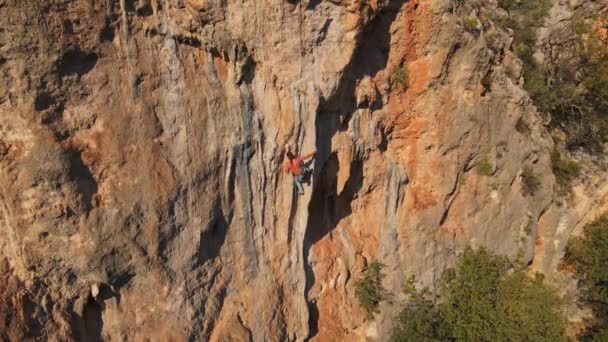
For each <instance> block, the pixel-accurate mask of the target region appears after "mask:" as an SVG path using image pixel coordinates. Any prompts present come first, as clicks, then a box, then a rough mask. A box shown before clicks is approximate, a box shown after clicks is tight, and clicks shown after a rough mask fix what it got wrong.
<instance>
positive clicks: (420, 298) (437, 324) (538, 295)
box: [390, 248, 566, 342]
mask: <svg viewBox="0 0 608 342" xmlns="http://www.w3.org/2000/svg"><path fill="white" fill-rule="evenodd" d="M442 283H443V284H442V286H441V287H440V291H439V302H440V304H436V302H437V301H436V300H434V299H433V298H431V296H430V295H429V293H428V292H427V291H422V292H413V294H412V295H411V296H410V299H409V301H408V302H407V304H406V305H405V306H404V308H403V310H402V311H401V312H400V313H399V315H398V316H397V317H396V320H395V321H394V322H393V328H392V330H391V339H390V340H391V341H395V342H397V341H566V338H565V337H564V336H563V335H564V329H565V324H566V322H565V319H564V317H563V316H562V314H561V312H560V306H561V300H560V298H559V297H558V296H557V294H556V293H555V291H554V290H553V289H552V288H550V287H548V286H546V285H544V284H543V276H542V275H540V274H537V275H536V276H534V277H532V278H531V277H529V276H528V275H527V274H526V271H525V268H524V267H523V266H522V265H521V263H519V262H511V261H510V260H509V259H507V258H506V257H503V256H499V255H495V254H493V253H491V252H489V251H488V250H486V249H483V248H482V249H479V250H477V251H473V250H471V249H468V250H466V251H465V253H464V254H463V255H462V256H461V257H460V259H459V260H458V263H457V265H456V268H455V269H448V270H447V271H446V272H445V274H444V276H443V278H442Z"/></svg>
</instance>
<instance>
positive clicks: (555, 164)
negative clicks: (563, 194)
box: [551, 151, 581, 187]
mask: <svg viewBox="0 0 608 342" xmlns="http://www.w3.org/2000/svg"><path fill="white" fill-rule="evenodd" d="M551 164H552V168H553V174H554V175H555V180H556V182H557V185H558V186H560V187H570V186H571V183H572V181H573V180H574V179H575V178H576V177H578V175H579V174H580V171H581V167H580V166H579V165H578V164H577V163H576V162H574V161H572V160H570V159H565V158H562V157H561V156H560V154H559V153H558V152H557V151H556V152H554V153H553V154H552V155H551Z"/></svg>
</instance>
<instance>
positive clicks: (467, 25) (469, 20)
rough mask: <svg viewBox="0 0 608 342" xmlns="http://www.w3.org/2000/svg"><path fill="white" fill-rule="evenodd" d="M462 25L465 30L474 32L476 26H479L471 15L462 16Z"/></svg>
mask: <svg viewBox="0 0 608 342" xmlns="http://www.w3.org/2000/svg"><path fill="white" fill-rule="evenodd" d="M462 26H463V27H464V29H465V30H467V31H469V32H474V31H477V27H479V21H478V20H477V19H476V18H473V17H464V18H462Z"/></svg>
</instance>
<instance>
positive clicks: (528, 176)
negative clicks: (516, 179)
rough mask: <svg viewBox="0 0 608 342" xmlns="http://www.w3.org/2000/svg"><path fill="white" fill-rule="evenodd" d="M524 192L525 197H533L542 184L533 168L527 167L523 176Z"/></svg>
mask: <svg viewBox="0 0 608 342" xmlns="http://www.w3.org/2000/svg"><path fill="white" fill-rule="evenodd" d="M521 181H522V192H523V194H524V195H525V196H532V195H534V193H535V192H536V191H537V190H538V189H540V186H541V182H540V179H538V176H536V174H535V173H534V169H532V167H530V166H527V167H525V168H524V171H523V172H522V174H521Z"/></svg>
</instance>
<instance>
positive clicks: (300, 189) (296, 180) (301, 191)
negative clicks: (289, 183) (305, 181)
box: [293, 175, 304, 195]
mask: <svg viewBox="0 0 608 342" xmlns="http://www.w3.org/2000/svg"><path fill="white" fill-rule="evenodd" d="M293 182H294V183H295V184H296V187H297V188H298V194H299V195H303V194H304V187H303V186H302V175H299V176H295V177H293Z"/></svg>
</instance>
